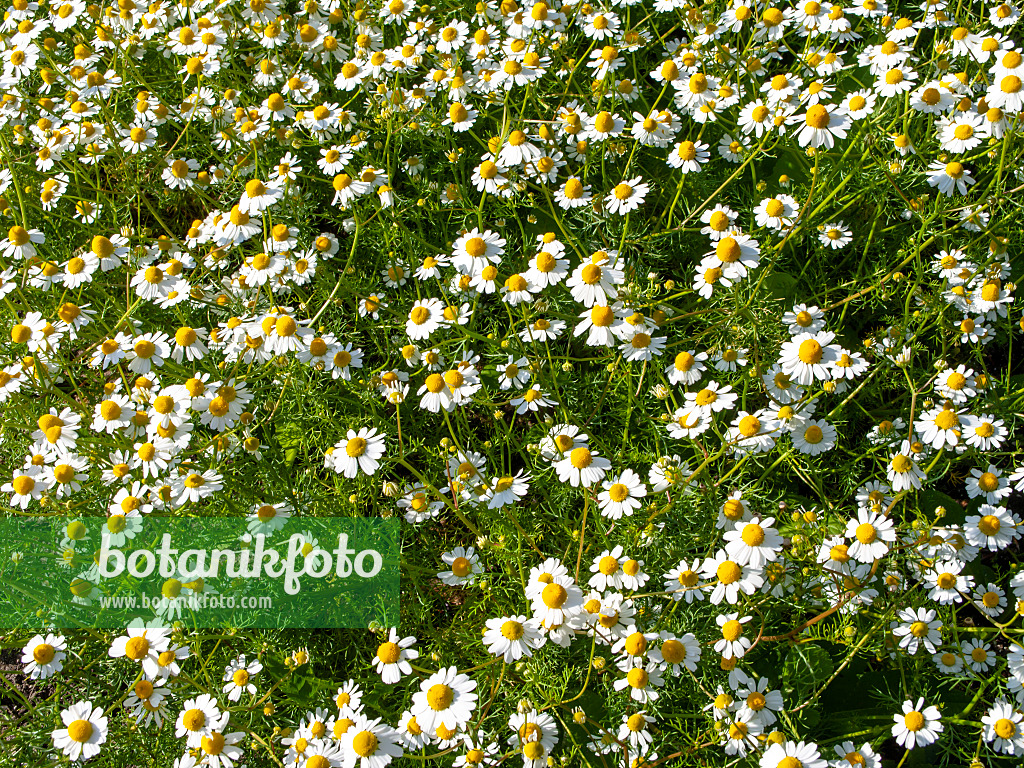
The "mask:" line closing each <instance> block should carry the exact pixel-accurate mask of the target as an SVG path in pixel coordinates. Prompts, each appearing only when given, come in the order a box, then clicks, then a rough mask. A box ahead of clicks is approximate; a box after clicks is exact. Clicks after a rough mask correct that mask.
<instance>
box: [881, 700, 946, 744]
mask: <svg viewBox="0 0 1024 768" xmlns="http://www.w3.org/2000/svg"><path fill="white" fill-rule="evenodd" d="M892 719H893V720H894V721H895V723H896V724H895V725H893V726H892V735H893V737H894V738H895V739H896V743H897V744H899V745H900V746H901V747H904V748H906V749H914V748H915V747H923V746H927V745H929V744H931V743H933V742H935V741H937V740H938V738H939V734H940V733H942V731H943V730H944V728H943V725H942V723H941V722H940V715H939V710H938V708H937V707H934V706H928V707H926V706H925V704H924V698H923V697H922V698H919V699H918V700H917V701H916V702H914V701H912V700H909V699H908V700H907V701H905V702H903V712H902V714H897V715H893V718H892Z"/></svg>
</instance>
